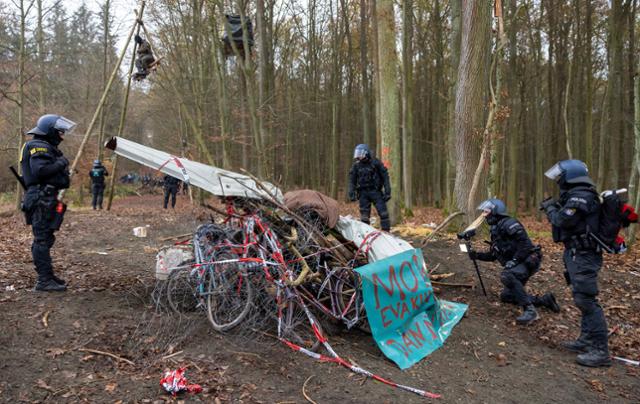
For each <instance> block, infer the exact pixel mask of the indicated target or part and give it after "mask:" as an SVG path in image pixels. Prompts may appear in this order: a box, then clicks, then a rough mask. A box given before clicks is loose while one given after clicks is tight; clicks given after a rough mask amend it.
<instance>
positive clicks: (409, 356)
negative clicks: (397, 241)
mask: <svg viewBox="0 0 640 404" xmlns="http://www.w3.org/2000/svg"><path fill="white" fill-rule="evenodd" d="M356 272H358V273H359V274H360V276H361V277H362V290H363V295H364V305H365V309H366V310H367V318H368V319H369V325H370V326H371V332H372V333H373V338H374V339H375V341H376V343H377V344H378V347H380V350H381V351H382V352H383V353H384V354H385V355H386V356H387V358H389V359H391V360H392V361H394V362H395V363H396V364H397V365H398V366H399V367H400V368H401V369H407V368H409V367H411V366H412V365H414V364H415V363H417V362H418V361H420V360H421V359H422V358H424V357H425V356H427V355H429V354H430V353H431V352H433V351H435V350H436V349H438V348H440V347H441V346H442V344H444V341H445V340H446V339H447V337H448V336H449V334H450V333H451V330H452V329H453V327H454V326H455V325H456V324H457V323H458V321H460V319H461V318H462V316H463V315H464V312H465V311H466V310H467V305H466V304H463V303H453V302H447V301H443V300H438V299H437V298H436V296H435V295H434V294H433V286H431V281H430V280H429V276H428V274H427V272H426V266H425V264H424V259H423V257H422V251H421V250H420V249H414V250H408V251H405V252H402V253H400V254H397V255H394V256H392V257H389V258H386V259H384V260H380V261H376V262H373V263H371V264H368V265H365V266H362V267H359V268H356Z"/></svg>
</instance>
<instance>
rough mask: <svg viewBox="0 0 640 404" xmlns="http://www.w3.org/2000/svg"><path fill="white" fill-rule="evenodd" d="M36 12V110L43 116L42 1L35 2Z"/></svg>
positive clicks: (44, 85)
mask: <svg viewBox="0 0 640 404" xmlns="http://www.w3.org/2000/svg"><path fill="white" fill-rule="evenodd" d="M36 5H37V10H38V17H37V18H38V25H37V28H36V41H37V43H38V109H39V112H40V115H43V114H45V108H46V107H45V99H44V95H45V92H46V83H47V76H46V73H45V68H44V52H45V51H44V29H43V25H42V17H43V16H42V0H36Z"/></svg>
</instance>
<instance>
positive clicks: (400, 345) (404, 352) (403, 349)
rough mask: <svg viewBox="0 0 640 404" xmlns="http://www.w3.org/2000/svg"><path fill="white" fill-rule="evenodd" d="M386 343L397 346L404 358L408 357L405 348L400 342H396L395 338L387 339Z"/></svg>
mask: <svg viewBox="0 0 640 404" xmlns="http://www.w3.org/2000/svg"><path fill="white" fill-rule="evenodd" d="M386 344H387V345H390V346H397V347H398V348H400V350H401V351H402V354H403V355H404V357H405V358H408V357H409V352H407V349H406V348H405V347H404V346H402V344H400V343H398V342H397V341H396V340H394V339H388V340H387V341H386Z"/></svg>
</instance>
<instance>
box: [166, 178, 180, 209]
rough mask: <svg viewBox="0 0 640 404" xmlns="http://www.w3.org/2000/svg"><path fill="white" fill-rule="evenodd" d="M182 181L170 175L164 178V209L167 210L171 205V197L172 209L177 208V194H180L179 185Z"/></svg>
mask: <svg viewBox="0 0 640 404" xmlns="http://www.w3.org/2000/svg"><path fill="white" fill-rule="evenodd" d="M179 184H180V180H179V179H177V178H175V177H172V176H170V175H165V176H164V183H163V188H164V208H165V209H167V205H168V204H169V195H171V207H172V208H175V207H176V194H177V193H178V185H179Z"/></svg>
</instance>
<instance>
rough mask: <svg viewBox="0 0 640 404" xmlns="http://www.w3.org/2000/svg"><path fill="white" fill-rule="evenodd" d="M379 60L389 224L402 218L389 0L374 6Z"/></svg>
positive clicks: (395, 61)
mask: <svg viewBox="0 0 640 404" xmlns="http://www.w3.org/2000/svg"><path fill="white" fill-rule="evenodd" d="M376 14H377V19H378V60H379V68H380V89H379V90H378V92H379V94H380V124H381V127H380V133H381V157H382V162H383V163H384V165H385V166H386V167H387V169H388V170H389V177H390V178H391V190H392V198H391V201H390V203H389V214H390V216H391V223H398V222H399V221H400V220H401V212H400V196H401V184H402V182H401V181H402V177H401V175H402V172H401V164H402V160H401V148H400V136H399V129H400V125H399V122H398V120H399V115H400V114H399V113H400V111H399V108H400V105H399V102H398V101H399V100H398V83H397V77H398V57H397V55H396V47H395V38H396V35H395V15H394V11H393V1H392V0H380V1H379V2H378V6H377V12H376Z"/></svg>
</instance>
